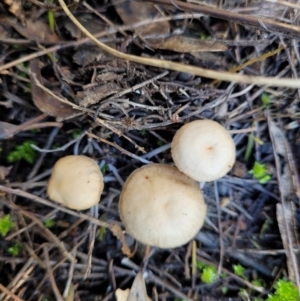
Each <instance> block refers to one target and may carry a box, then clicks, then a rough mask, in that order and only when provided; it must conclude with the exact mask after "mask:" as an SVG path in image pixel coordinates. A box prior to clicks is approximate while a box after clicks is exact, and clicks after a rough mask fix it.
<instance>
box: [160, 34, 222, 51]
mask: <svg viewBox="0 0 300 301" xmlns="http://www.w3.org/2000/svg"><path fill="white" fill-rule="evenodd" d="M158 48H159V49H166V50H172V51H176V52H183V53H191V52H206V51H209V52H218V51H225V50H227V46H225V45H223V44H222V43H220V42H218V41H214V40H201V39H194V38H189V37H184V36H172V37H170V38H168V39H167V40H166V41H164V42H163V43H162V44H161V45H159V46H158Z"/></svg>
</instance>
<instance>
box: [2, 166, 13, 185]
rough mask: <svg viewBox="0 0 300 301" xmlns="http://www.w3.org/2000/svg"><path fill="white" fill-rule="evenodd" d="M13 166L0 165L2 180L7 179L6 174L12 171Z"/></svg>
mask: <svg viewBox="0 0 300 301" xmlns="http://www.w3.org/2000/svg"><path fill="white" fill-rule="evenodd" d="M12 167H13V166H8V167H5V166H0V180H1V181H3V180H5V178H6V176H7V175H8V174H9V173H10V171H11V169H12Z"/></svg>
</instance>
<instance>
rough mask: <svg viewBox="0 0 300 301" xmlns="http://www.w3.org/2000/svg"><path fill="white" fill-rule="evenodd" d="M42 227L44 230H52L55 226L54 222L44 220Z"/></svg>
mask: <svg viewBox="0 0 300 301" xmlns="http://www.w3.org/2000/svg"><path fill="white" fill-rule="evenodd" d="M44 225H45V227H46V228H52V227H54V226H55V221H54V220H53V219H46V220H44Z"/></svg>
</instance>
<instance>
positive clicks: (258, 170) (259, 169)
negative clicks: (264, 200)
mask: <svg viewBox="0 0 300 301" xmlns="http://www.w3.org/2000/svg"><path fill="white" fill-rule="evenodd" d="M249 173H250V174H252V175H253V178H254V179H256V180H258V181H259V183H260V184H266V183H267V182H269V181H270V180H271V178H272V177H271V176H270V175H269V174H268V170H267V168H266V166H265V165H264V164H262V163H259V162H255V163H254V166H253V168H252V169H251V170H250V171H249Z"/></svg>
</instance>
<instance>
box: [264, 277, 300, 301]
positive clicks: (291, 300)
mask: <svg viewBox="0 0 300 301" xmlns="http://www.w3.org/2000/svg"><path fill="white" fill-rule="evenodd" d="M299 297H300V296H299V293H298V290H297V288H296V286H295V285H294V283H293V282H291V281H288V280H285V279H280V280H278V281H277V282H276V284H275V293H274V295H269V296H268V299H267V300H266V301H298V300H299Z"/></svg>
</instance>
